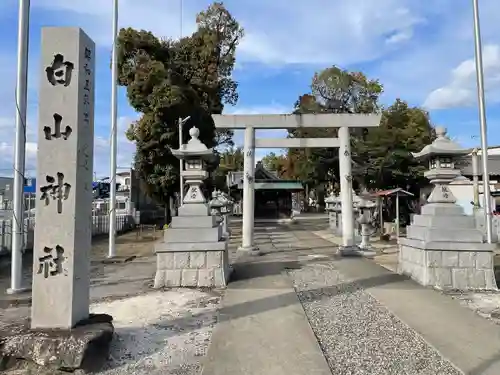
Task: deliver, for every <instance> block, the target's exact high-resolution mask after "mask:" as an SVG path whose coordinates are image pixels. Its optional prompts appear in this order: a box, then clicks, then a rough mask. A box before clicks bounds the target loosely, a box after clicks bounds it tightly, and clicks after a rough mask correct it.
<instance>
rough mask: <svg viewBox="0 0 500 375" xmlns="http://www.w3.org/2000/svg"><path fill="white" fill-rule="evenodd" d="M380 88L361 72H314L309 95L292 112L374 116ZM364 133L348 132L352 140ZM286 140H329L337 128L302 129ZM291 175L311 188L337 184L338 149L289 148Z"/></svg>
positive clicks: (330, 70) (377, 105)
mask: <svg viewBox="0 0 500 375" xmlns="http://www.w3.org/2000/svg"><path fill="white" fill-rule="evenodd" d="M382 92H383V86H382V85H381V84H380V82H379V81H378V80H374V79H369V78H367V77H366V76H365V75H364V74H363V73H361V72H350V71H347V70H343V69H340V68H338V67H336V66H332V67H330V68H327V69H324V70H322V71H321V72H319V73H316V74H315V75H314V77H313V79H312V84H311V93H309V94H305V95H302V96H300V97H299V99H298V100H297V102H296V103H295V109H294V113H296V114H305V113H353V114H359V113H376V112H379V111H380V110H381V106H380V104H379V97H380V95H381V94H382ZM363 133H364V131H363V130H362V129H361V130H358V131H351V134H352V136H353V138H357V137H362V136H363ZM289 137H297V138H305V137H311V138H327V137H328V138H332V137H337V129H310V128H301V129H293V130H290V131H289ZM288 156H289V157H290V158H292V159H294V174H295V176H296V178H298V179H300V180H302V181H303V182H305V183H306V184H308V185H310V186H318V185H320V184H323V183H325V182H328V183H331V182H335V181H338V175H339V171H338V149H336V148H325V149H291V150H290V151H289V152H288Z"/></svg>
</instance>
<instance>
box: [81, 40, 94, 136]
mask: <svg viewBox="0 0 500 375" xmlns="http://www.w3.org/2000/svg"><path fill="white" fill-rule="evenodd" d="M84 56H85V64H84V66H83V71H84V72H85V78H84V82H85V83H84V85H83V122H84V123H85V125H87V126H88V125H90V91H91V87H92V85H93V82H92V80H91V77H92V69H90V66H91V61H92V50H91V49H90V48H88V47H85V52H84Z"/></svg>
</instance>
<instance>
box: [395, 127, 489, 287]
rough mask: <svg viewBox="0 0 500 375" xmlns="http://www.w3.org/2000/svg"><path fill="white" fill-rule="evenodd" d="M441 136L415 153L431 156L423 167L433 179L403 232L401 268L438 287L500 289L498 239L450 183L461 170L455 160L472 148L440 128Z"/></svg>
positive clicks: (420, 158) (400, 250) (400, 252)
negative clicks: (487, 235)
mask: <svg viewBox="0 0 500 375" xmlns="http://www.w3.org/2000/svg"><path fill="white" fill-rule="evenodd" d="M436 135H437V138H436V140H435V141H434V142H432V144H430V145H427V146H425V147H424V148H423V149H422V151H420V152H418V153H415V154H413V156H414V157H415V158H416V159H419V160H423V161H427V162H428V166H429V170H428V171H426V172H425V173H424V176H425V177H427V178H428V179H429V180H430V182H431V183H432V184H433V185H434V188H433V190H432V193H431V194H430V196H429V197H428V198H427V204H425V205H424V206H423V207H422V209H421V214H420V215H414V217H413V222H412V224H411V225H410V226H408V227H407V236H406V238H399V240H398V243H399V271H400V273H404V274H407V275H409V276H411V277H412V278H413V279H415V280H416V281H417V282H419V283H420V284H422V285H429V286H433V287H436V288H438V289H458V290H496V289H497V286H496V282H495V278H494V273H493V255H494V249H495V245H494V244H488V243H484V240H483V233H482V232H481V231H480V230H479V229H476V225H475V220H474V217H473V216H468V215H465V213H464V211H463V208H462V207H461V206H459V205H457V204H456V203H455V202H456V199H455V197H454V196H453V194H452V192H451V190H450V188H449V187H448V185H449V183H450V182H451V181H453V180H454V179H455V178H457V177H458V176H460V170H458V169H457V168H455V163H456V162H457V160H458V159H459V158H461V157H463V156H465V155H467V154H468V153H469V151H468V150H467V149H464V148H462V147H460V146H459V145H458V144H456V143H455V142H453V141H452V140H450V139H449V138H448V137H447V136H446V129H444V128H442V127H438V128H436Z"/></svg>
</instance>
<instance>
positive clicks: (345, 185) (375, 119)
mask: <svg viewBox="0 0 500 375" xmlns="http://www.w3.org/2000/svg"><path fill="white" fill-rule="evenodd" d="M212 118H213V120H214V123H215V127H216V128H219V129H244V130H245V137H244V145H243V149H244V154H245V161H244V170H243V228H242V234H243V238H242V244H241V247H240V248H239V250H243V251H258V248H257V247H256V246H255V243H254V238H253V237H254V218H255V190H256V186H255V185H256V181H255V149H256V148H329V147H339V167H340V190H341V191H340V196H341V201H342V218H343V220H342V244H343V248H345V249H346V251H348V250H349V249H350V248H353V247H354V245H355V243H354V213H353V207H352V175H351V167H352V166H351V143H350V137H349V128H370V127H376V126H379V124H380V118H381V116H380V115H375V114H370V115H351V114H333V113H321V114H304V115H212ZM296 128H339V131H338V138H258V139H256V138H255V130H256V129H296Z"/></svg>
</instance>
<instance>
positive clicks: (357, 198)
mask: <svg viewBox="0 0 500 375" xmlns="http://www.w3.org/2000/svg"><path fill="white" fill-rule="evenodd" d="M360 202H361V197H360V196H359V195H357V194H356V192H355V191H354V189H353V190H352V208H353V215H354V217H355V218H356V216H358V217H359V214H360V209H359V203H360ZM354 223H355V225H354V237H355V238H356V237H358V238H359V235H360V232H361V231H360V228H359V226H358V225H357V224H359V221H358V220H357V219H356V220H355V222H354Z"/></svg>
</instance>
